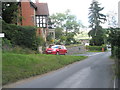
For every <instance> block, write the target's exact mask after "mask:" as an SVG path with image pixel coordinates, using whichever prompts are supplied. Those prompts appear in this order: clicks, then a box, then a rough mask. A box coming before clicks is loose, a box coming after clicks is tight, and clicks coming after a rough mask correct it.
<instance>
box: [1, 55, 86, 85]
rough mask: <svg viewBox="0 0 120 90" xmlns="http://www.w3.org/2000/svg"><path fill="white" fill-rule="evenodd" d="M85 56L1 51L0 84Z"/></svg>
mask: <svg viewBox="0 0 120 90" xmlns="http://www.w3.org/2000/svg"><path fill="white" fill-rule="evenodd" d="M85 58H86V57H85V56H59V55H42V54H28V55H27V54H13V53H3V63H2V65H3V68H2V69H3V70H2V71H3V77H2V80H3V82H2V84H3V85H5V84H8V83H11V82H15V81H18V80H20V79H24V78H28V77H31V76H35V75H40V74H44V73H46V72H49V71H52V70H56V69H58V68H61V67H63V66H65V65H68V64H71V63H73V62H76V61H80V60H83V59H85Z"/></svg>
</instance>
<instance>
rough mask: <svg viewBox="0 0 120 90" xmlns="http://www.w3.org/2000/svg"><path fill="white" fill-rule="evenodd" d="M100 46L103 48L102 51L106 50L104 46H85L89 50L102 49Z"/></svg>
mask: <svg viewBox="0 0 120 90" xmlns="http://www.w3.org/2000/svg"><path fill="white" fill-rule="evenodd" d="M102 48H104V51H106V50H107V48H106V46H86V49H87V50H89V51H102Z"/></svg>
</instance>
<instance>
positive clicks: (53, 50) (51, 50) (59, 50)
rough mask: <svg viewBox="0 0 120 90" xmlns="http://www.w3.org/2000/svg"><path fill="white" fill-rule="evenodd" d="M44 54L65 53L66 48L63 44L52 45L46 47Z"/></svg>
mask: <svg viewBox="0 0 120 90" xmlns="http://www.w3.org/2000/svg"><path fill="white" fill-rule="evenodd" d="M45 52H46V54H55V55H65V54H66V53H67V49H66V47H65V46H64V45H53V46H51V47H49V48H47V49H46V51H45Z"/></svg>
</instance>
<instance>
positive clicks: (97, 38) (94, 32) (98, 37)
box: [88, 0, 106, 46]
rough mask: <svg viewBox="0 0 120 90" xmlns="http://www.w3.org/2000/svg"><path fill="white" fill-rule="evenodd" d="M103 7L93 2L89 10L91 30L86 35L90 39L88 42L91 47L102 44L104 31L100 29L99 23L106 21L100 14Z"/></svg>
mask: <svg viewBox="0 0 120 90" xmlns="http://www.w3.org/2000/svg"><path fill="white" fill-rule="evenodd" d="M103 9H104V7H100V4H99V2H98V1H96V0H93V1H92V3H91V6H90V8H89V23H90V26H89V27H90V28H91V30H90V31H89V33H88V35H89V36H91V37H92V40H91V41H90V44H91V45H97V46H100V45H102V44H104V31H103V29H102V26H101V23H104V22H105V21H106V16H105V15H104V14H102V13H101V11H102V10H103Z"/></svg>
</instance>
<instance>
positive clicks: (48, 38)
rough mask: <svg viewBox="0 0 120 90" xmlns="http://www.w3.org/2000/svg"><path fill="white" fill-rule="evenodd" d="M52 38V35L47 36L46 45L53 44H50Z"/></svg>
mask: <svg viewBox="0 0 120 90" xmlns="http://www.w3.org/2000/svg"><path fill="white" fill-rule="evenodd" d="M52 37H53V35H50V34H49V35H48V36H47V38H46V40H47V43H48V44H52V43H53V42H52V40H53V38H52Z"/></svg>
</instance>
